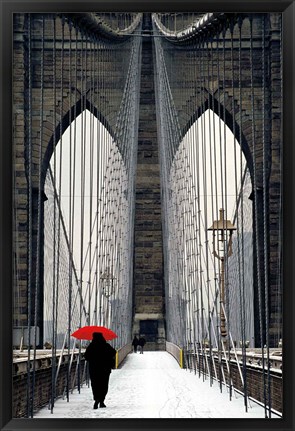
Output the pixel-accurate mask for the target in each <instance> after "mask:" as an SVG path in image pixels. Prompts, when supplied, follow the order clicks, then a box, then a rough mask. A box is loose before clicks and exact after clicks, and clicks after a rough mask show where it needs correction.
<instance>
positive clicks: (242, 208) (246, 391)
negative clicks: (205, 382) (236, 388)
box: [237, 17, 248, 412]
mask: <svg viewBox="0 0 295 431" xmlns="http://www.w3.org/2000/svg"><path fill="white" fill-rule="evenodd" d="M242 25H243V18H242V17H240V18H239V105H240V106H239V122H240V133H239V141H240V142H239V143H240V172H242V170H243V159H242V156H243V150H242V121H243V118H242V108H243V105H242ZM243 202H244V199H243V185H242V183H241V203H240V206H241V210H240V213H241V216H240V217H241V230H242V231H241V242H242V256H241V260H242V261H241V266H242V271H241V276H242V280H241V282H240V283H241V289H240V293H241V294H240V306H241V315H242V316H241V335H242V337H241V338H242V353H243V354H242V361H243V378H244V403H245V409H246V412H247V411H248V401H247V399H248V388H247V363H246V344H245V343H246V336H245V320H246V316H245V309H246V304H245V265H244V250H245V246H244V203H243ZM237 211H238V208H237ZM238 217H239V215H238V213H237V219H238Z"/></svg>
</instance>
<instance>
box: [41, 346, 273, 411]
mask: <svg viewBox="0 0 295 431" xmlns="http://www.w3.org/2000/svg"><path fill="white" fill-rule="evenodd" d="M93 403H94V401H93V398H92V391H91V387H89V388H88V387H87V386H86V385H85V384H84V386H83V388H82V389H81V393H80V394H79V393H78V391H74V393H73V394H70V401H69V402H67V401H66V399H65V400H62V399H58V400H57V401H56V403H55V406H54V410H53V414H51V412H50V410H48V408H43V409H41V410H40V411H39V412H38V413H37V414H36V415H35V417H36V418H95V419H98V418H103V419H111V418H124V419H127V418H264V409H263V407H261V406H259V405H258V404H256V403H254V402H253V401H250V403H251V404H250V408H249V409H248V412H247V413H246V412H245V407H244V399H243V397H242V396H241V395H238V394H235V393H234V395H233V398H232V401H230V400H229V394H228V392H227V390H226V389H225V390H223V392H222V393H220V389H219V384H218V383H217V382H214V383H213V386H212V387H210V384H209V382H208V380H207V381H205V382H203V379H202V378H199V377H198V375H195V374H194V373H193V372H190V371H188V370H182V369H180V368H179V365H178V363H177V362H176V360H175V359H174V358H173V356H171V355H170V354H169V353H167V352H144V354H143V355H141V354H139V353H136V354H135V353H131V354H129V355H128V356H127V358H126V360H125V362H124V364H123V366H122V368H119V369H117V370H112V373H111V376H110V384H109V392H108V394H107V397H106V399H105V403H106V405H107V408H104V409H100V408H98V409H97V410H93ZM273 417H275V416H273Z"/></svg>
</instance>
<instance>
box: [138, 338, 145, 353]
mask: <svg viewBox="0 0 295 431" xmlns="http://www.w3.org/2000/svg"><path fill="white" fill-rule="evenodd" d="M145 343H146V341H145V338H143V337H142V336H141V337H139V340H138V345H139V350H140V353H142V354H143V347H144V345H145Z"/></svg>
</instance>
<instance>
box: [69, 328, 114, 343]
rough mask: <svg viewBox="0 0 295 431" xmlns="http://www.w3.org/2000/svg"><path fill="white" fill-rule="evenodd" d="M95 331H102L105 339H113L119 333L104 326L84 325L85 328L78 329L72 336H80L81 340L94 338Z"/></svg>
mask: <svg viewBox="0 0 295 431" xmlns="http://www.w3.org/2000/svg"><path fill="white" fill-rule="evenodd" d="M93 332H101V333H102V335H103V336H104V338H105V340H113V339H114V338H117V334H116V333H115V332H113V331H112V330H111V329H108V328H106V327H104V326H83V328H79V329H77V331H75V332H73V333H72V334H71V336H72V337H75V338H78V339H79V340H92V335H93Z"/></svg>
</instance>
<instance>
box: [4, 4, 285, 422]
mask: <svg viewBox="0 0 295 431" xmlns="http://www.w3.org/2000/svg"><path fill="white" fill-rule="evenodd" d="M282 29H283V24H282V14H281V13H278V12H272V13H254V12H253V13H227V12H226V13H221V12H218V13H217V12H214V13H213V12H212V13H209V12H208V13H192V12H187V13H184V12H182V13H180V12H177V13H176V12H175V13H166V12H165V13H158V12H154V13H136V12H134V13H129V12H128V13H127V12H124V13H123V12H117V13H115V12H112V13H111V12H108V13H106V12H104V13H102V12H100V13H98V12H97V13H94V12H91V13H15V14H14V16H13V95H12V97H13V159H14V165H13V192H14V195H13V259H14V262H13V334H12V335H13V404H12V409H13V417H14V418H34V417H39V415H40V413H41V412H42V411H44V409H45V410H46V411H47V412H48V414H49V416H50V415H51V417H52V418H54V415H55V412H56V411H57V409H58V406H59V403H60V402H61V401H62V400H66V402H67V403H68V404H69V405H71V401H72V400H73V399H74V397H76V396H78V395H79V394H80V395H81V396H83V393H85V392H84V391H87V390H88V386H89V375H88V367H87V362H86V361H85V358H84V352H85V348H86V347H87V345H88V341H86V340H78V339H76V338H75V337H73V336H72V335H71V334H72V333H73V332H74V331H76V330H77V329H79V328H81V327H83V326H89V325H98V326H105V327H107V328H110V329H112V330H113V331H114V332H115V333H116V334H117V337H116V338H115V339H114V340H112V341H110V344H111V345H112V346H113V347H114V348H115V349H116V351H117V355H116V365H115V368H116V369H115V370H114V372H113V373H112V382H113V383H112V384H113V385H116V382H118V381H119V380H116V379H119V376H120V374H119V371H120V372H122V373H123V372H124V370H127V369H128V366H129V368H130V363H131V362H130V361H135V358H136V359H137V361H139V360H140V358H141V356H140V355H137V356H136V357H135V355H134V353H132V350H133V349H132V345H131V342H132V339H133V337H134V336H135V335H136V336H138V337H139V336H143V337H144V338H145V339H146V344H145V347H144V355H143V357H145V361H146V360H147V358H148V357H149V356H148V355H150V358H154V357H155V355H157V354H158V355H159V356H158V357H159V359H158V361H159V363H160V361H161V359H160V358H163V354H164V353H165V355H168V357H169V358H170V359H171V360H173V361H174V362H175V364H176V369H177V370H176V371H177V372H181V373H185V375H189V376H191V379H195V378H196V379H198V380H199V381H202V383H204V384H206V387H208V394H209V395H208V400H207V401H206V403H207V404H208V405H210V391H212V396H213V393H214V394H216V391H217V392H218V393H223V394H224V395H226V397H225V404H226V403H229V404H230V403H232V402H233V399H234V398H235V397H237V396H239V397H240V398H241V410H240V412H241V416H240V417H247V415H248V416H249V417H251V411H252V408H253V405H258V406H259V408H260V409H261V416H260V417H262V418H264V419H273V418H281V417H282V412H283V396H282V395H283V386H282V373H283V367H282V358H283V357H282V345H283V337H282V320H283V313H282V292H283V277H282V148H283V122H282V111H283V109H282V106H283V78H282V77H283V75H282V62H283V45H282ZM143 357H142V358H143ZM164 358H165V357H164ZM170 359H169V360H170ZM166 360H167V359H166ZM128 364H129V365H128ZM159 366H160V365H159ZM131 368H132V367H131ZM176 371H175V372H176ZM136 372H137V370H136V367H135V368H134V370H133V368H132V373H134V375H135V373H136ZM163 373H165V369H163ZM114 387H115V386H114ZM154 390H155V396H156V394H157V388H156V387H155V388H154ZM108 397H109V399H110V400H111V398H112V393H111V392H110V394H109V395H108ZM164 401H165V400H164ZM91 408H92V407H91ZM224 409H225V412H226V411H227V408H226V407H224ZM106 410H107V409H106ZM107 414H108V412H107V411H106V412H104V415H106V416H105V417H107ZM245 414H246V416H244V415H245ZM142 415H143V416H140V417H149V416H144V412H143V413H142ZM204 415H205V413H204ZM212 415H213V416H212ZM212 415H211V416H210V417H214V412H213V413H212ZM40 417H41V416H40ZM88 417H89V416H88ZM91 417H94V416H91ZM204 417H206V416H204ZM218 417H219V416H218ZM225 417H228V416H226V413H225ZM238 417H239V415H238Z"/></svg>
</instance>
